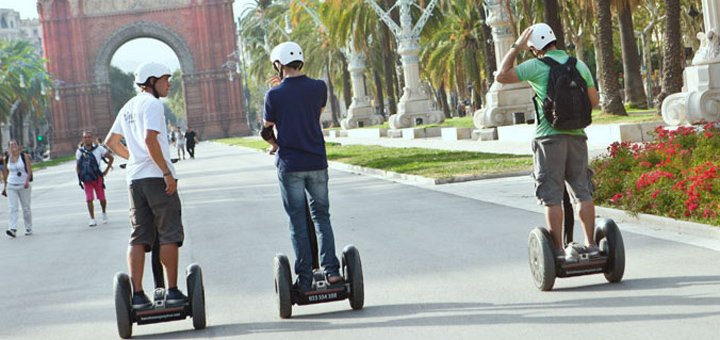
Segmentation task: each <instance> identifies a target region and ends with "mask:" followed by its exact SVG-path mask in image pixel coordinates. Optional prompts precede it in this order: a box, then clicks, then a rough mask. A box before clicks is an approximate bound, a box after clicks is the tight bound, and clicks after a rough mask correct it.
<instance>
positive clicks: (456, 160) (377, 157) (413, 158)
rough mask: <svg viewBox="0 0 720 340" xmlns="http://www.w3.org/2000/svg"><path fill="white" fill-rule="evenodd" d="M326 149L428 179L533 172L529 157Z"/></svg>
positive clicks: (346, 159)
mask: <svg viewBox="0 0 720 340" xmlns="http://www.w3.org/2000/svg"><path fill="white" fill-rule="evenodd" d="M216 141H217V142H219V143H224V144H228V145H240V146H245V147H249V148H254V149H259V150H263V149H266V148H267V144H266V143H265V142H264V141H262V140H259V139H256V138H224V139H218V140H216ZM326 148H327V154H328V159H329V160H331V161H337V162H341V163H346V164H352V165H359V166H363V167H368V168H374V169H380V170H386V171H394V172H398V173H403V174H410V175H419V176H425V177H430V178H452V177H460V176H483V175H493V174H501V173H511V172H520V171H529V170H531V169H532V157H531V156H517V155H508V154H491V153H482V152H469V151H445V150H432V149H422V148H386V147H382V146H375V145H347V146H342V145H340V144H337V143H327V144H326Z"/></svg>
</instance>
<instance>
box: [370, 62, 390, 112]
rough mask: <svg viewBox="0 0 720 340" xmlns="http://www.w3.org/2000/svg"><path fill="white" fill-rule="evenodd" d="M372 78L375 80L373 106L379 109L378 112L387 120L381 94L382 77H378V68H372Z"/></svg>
mask: <svg viewBox="0 0 720 340" xmlns="http://www.w3.org/2000/svg"><path fill="white" fill-rule="evenodd" d="M373 78H374V80H375V98H376V99H375V100H376V102H375V106H376V107H377V109H378V110H380V112H379V113H378V114H380V115H381V116H383V117H384V118H385V120H387V118H388V115H386V114H385V97H384V96H383V90H382V78H381V77H380V72H378V70H373Z"/></svg>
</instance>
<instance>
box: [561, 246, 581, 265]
mask: <svg viewBox="0 0 720 340" xmlns="http://www.w3.org/2000/svg"><path fill="white" fill-rule="evenodd" d="M576 247H577V244H575V243H570V244H568V245H567V247H565V262H576V261H577V260H578V258H579V257H580V253H579V252H578V250H577V249H576Z"/></svg>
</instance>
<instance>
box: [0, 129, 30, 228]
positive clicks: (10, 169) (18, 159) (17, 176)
mask: <svg viewBox="0 0 720 340" xmlns="http://www.w3.org/2000/svg"><path fill="white" fill-rule="evenodd" d="M4 158H5V162H4V165H5V166H4V167H3V169H2V174H3V182H5V184H4V186H3V191H2V195H3V196H7V198H8V199H9V200H10V204H9V207H10V216H9V222H8V230H7V231H6V232H5V233H6V234H7V235H8V236H10V237H12V238H15V235H16V234H17V220H18V210H19V207H18V206H19V205H20V206H22V210H23V222H24V223H25V236H29V235H32V211H31V210H30V197H31V194H32V192H31V189H30V182H31V181H32V164H31V163H30V156H29V155H28V154H26V153H24V152H21V151H20V145H18V142H17V141H16V140H14V139H11V140H10V141H8V153H6V154H5V157H4Z"/></svg>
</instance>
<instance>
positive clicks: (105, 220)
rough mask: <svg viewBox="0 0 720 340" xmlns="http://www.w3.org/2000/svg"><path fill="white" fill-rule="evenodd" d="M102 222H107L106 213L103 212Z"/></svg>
mask: <svg viewBox="0 0 720 340" xmlns="http://www.w3.org/2000/svg"><path fill="white" fill-rule="evenodd" d="M102 223H103V224H107V223H108V217H107V213H103V214H102Z"/></svg>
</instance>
